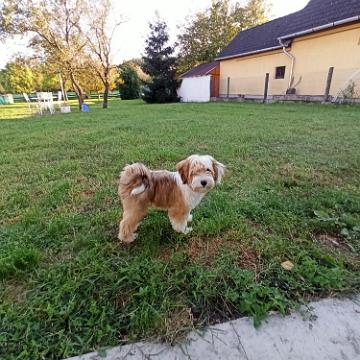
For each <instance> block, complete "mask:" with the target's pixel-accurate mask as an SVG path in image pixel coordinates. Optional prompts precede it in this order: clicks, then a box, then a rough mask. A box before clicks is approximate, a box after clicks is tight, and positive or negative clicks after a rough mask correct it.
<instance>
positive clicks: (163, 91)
mask: <svg viewBox="0 0 360 360" xmlns="http://www.w3.org/2000/svg"><path fill="white" fill-rule="evenodd" d="M149 27H150V35H149V37H148V38H147V40H146V48H145V56H144V57H143V65H142V69H143V71H144V72H145V73H146V74H148V75H149V76H150V77H151V80H150V81H148V82H147V84H146V86H145V87H144V96H143V99H144V100H145V101H146V102H149V103H165V102H174V101H178V100H179V98H178V96H177V92H176V90H177V87H178V82H177V80H176V78H175V76H176V67H175V65H176V58H175V57H174V56H172V54H173V53H174V47H172V46H169V45H168V41H169V35H168V29H167V26H166V23H165V22H164V21H161V20H160V19H157V20H156V21H155V23H153V24H149Z"/></svg>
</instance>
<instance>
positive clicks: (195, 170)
mask: <svg viewBox="0 0 360 360" xmlns="http://www.w3.org/2000/svg"><path fill="white" fill-rule="evenodd" d="M176 170H177V171H178V172H179V174H180V176H181V179H182V181H183V183H184V184H187V185H188V186H189V187H190V188H191V189H192V190H193V191H195V192H201V193H206V192H208V191H210V190H211V189H212V188H213V187H214V186H215V184H220V182H221V179H222V177H223V176H224V171H225V165H223V164H221V163H220V162H218V161H216V160H215V159H214V158H213V157H212V156H210V155H191V156H189V157H188V158H187V159H185V160H182V161H180V162H179V163H178V164H177V165H176Z"/></svg>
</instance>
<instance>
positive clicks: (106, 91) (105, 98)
mask: <svg viewBox="0 0 360 360" xmlns="http://www.w3.org/2000/svg"><path fill="white" fill-rule="evenodd" d="M108 98H109V83H108V82H106V83H105V89H104V100H103V109H107V108H108Z"/></svg>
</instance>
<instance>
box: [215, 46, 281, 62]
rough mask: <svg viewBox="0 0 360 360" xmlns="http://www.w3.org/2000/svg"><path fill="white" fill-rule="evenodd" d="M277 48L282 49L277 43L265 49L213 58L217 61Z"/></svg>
mask: <svg viewBox="0 0 360 360" xmlns="http://www.w3.org/2000/svg"><path fill="white" fill-rule="evenodd" d="M279 49H282V46H280V45H278V46H272V47H269V48H265V49H260V50H254V51H248V52H245V53H239V54H234V55H229V56H219V57H217V58H216V59H215V60H217V61H219V60H229V59H234V58H238V57H243V56H248V55H254V54H259V53H263V52H267V51H272V50H279Z"/></svg>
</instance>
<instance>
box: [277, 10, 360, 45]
mask: <svg viewBox="0 0 360 360" xmlns="http://www.w3.org/2000/svg"><path fill="white" fill-rule="evenodd" d="M356 21H360V15H357V16H353V17H351V18H347V19H343V20H339V21H335V22H332V23H328V24H325V25H321V26H316V27H314V28H311V29H307V30H303V31H299V32H296V33H292V34H288V35H283V36H280V37H279V38H278V39H280V40H285V39H290V38H294V37H298V36H302V35H308V34H311V33H315V32H318V31H322V30H326V29H330V28H333V27H336V26H340V25H345V24H349V23H352V22H356Z"/></svg>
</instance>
